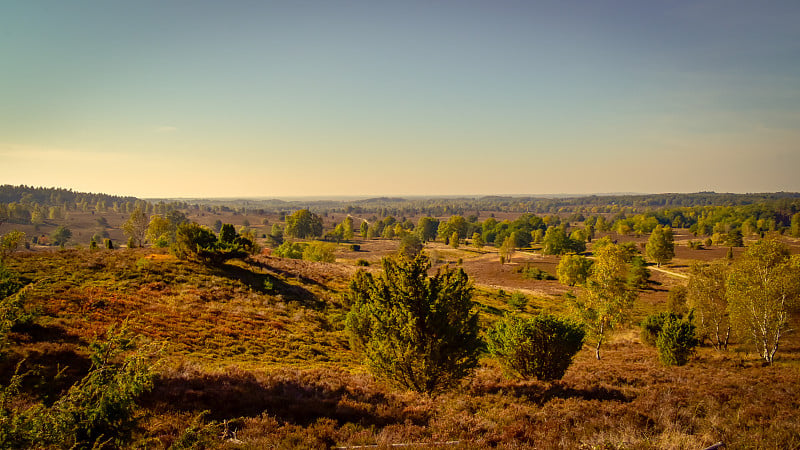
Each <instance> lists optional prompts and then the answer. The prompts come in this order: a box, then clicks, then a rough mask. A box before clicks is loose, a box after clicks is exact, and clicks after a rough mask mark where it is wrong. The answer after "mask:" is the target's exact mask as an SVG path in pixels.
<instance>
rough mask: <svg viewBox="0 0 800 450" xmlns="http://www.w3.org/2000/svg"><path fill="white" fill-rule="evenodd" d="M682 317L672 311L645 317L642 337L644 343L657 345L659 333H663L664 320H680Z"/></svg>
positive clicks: (652, 345) (642, 325)
mask: <svg viewBox="0 0 800 450" xmlns="http://www.w3.org/2000/svg"><path fill="white" fill-rule="evenodd" d="M680 318H681V316H679V315H677V314H674V313H671V312H662V313H656V314H651V315H649V316H647V317H645V319H644V321H643V322H642V324H641V328H642V330H641V334H640V337H641V339H642V343H643V344H645V345H649V346H651V347H655V346H656V340H657V339H658V335H659V333H661V329H662V328H663V327H664V322H666V321H667V320H680Z"/></svg>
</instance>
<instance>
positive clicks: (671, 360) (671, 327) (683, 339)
mask: <svg viewBox="0 0 800 450" xmlns="http://www.w3.org/2000/svg"><path fill="white" fill-rule="evenodd" d="M694 329H695V327H694V324H692V317H691V316H689V318H688V319H687V320H680V319H679V318H676V317H674V316H673V317H669V318H667V320H665V321H664V324H663V326H662V327H661V332H660V333H659V334H658V337H657V338H656V347H657V348H658V359H659V360H661V363H662V364H664V365H665V366H682V365H684V364H686V363H687V362H688V361H689V357H691V356H692V354H694V348H695V347H696V346H697V344H698V340H697V338H696V337H695V333H694Z"/></svg>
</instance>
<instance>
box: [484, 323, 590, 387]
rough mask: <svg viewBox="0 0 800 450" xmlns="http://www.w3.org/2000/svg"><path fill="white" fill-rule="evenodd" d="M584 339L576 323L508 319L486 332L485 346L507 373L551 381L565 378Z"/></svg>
mask: <svg viewBox="0 0 800 450" xmlns="http://www.w3.org/2000/svg"><path fill="white" fill-rule="evenodd" d="M584 336H585V332H584V330H583V327H581V326H580V325H579V324H577V323H574V322H571V321H569V320H565V319H561V318H558V317H556V316H551V315H546V314H542V315H537V316H533V317H532V318H530V319H520V318H516V317H511V318H506V319H504V320H502V321H500V322H498V323H497V324H496V325H495V326H494V327H493V328H491V329H490V330H489V333H488V335H487V346H488V349H489V352H490V353H491V354H492V356H494V357H496V358H498V359H499V360H500V363H501V364H502V365H503V367H504V369H505V371H506V373H507V374H509V375H512V376H515V377H519V378H536V379H538V380H542V381H551V380H559V379H561V378H562V377H563V376H564V373H565V372H566V371H567V368H568V367H569V366H570V364H571V363H572V358H573V357H574V356H575V354H576V353H578V351H579V350H580V349H581V347H582V346H583V339H584Z"/></svg>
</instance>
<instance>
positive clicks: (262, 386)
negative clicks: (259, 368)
mask: <svg viewBox="0 0 800 450" xmlns="http://www.w3.org/2000/svg"><path fill="white" fill-rule="evenodd" d="M143 400H144V404H145V406H147V407H150V408H154V409H156V410H159V409H161V410H169V411H176V410H177V411H190V412H197V411H206V410H207V411H209V418H211V419H215V420H230V419H235V418H238V417H258V416H260V415H262V414H269V415H271V416H273V417H275V418H277V419H279V420H284V421H287V422H289V423H293V424H297V425H302V426H307V425H310V424H313V423H315V422H317V421H318V420H319V419H321V418H328V419H332V420H335V421H337V422H338V423H339V424H344V423H347V422H352V423H360V424H363V425H366V426H371V425H376V426H383V425H387V424H389V423H396V422H398V421H401V422H402V421H405V420H410V421H412V422H424V421H426V420H427V417H423V418H419V417H407V414H403V411H402V408H401V409H398V410H393V408H391V407H389V406H388V403H389V400H388V399H387V398H386V396H385V395H384V394H382V393H380V392H377V391H371V392H364V391H359V390H358V389H350V388H348V387H347V386H346V384H345V383H336V382H333V383H331V382H330V381H326V380H318V381H317V382H314V381H310V380H304V379H302V377H301V378H294V379H292V378H281V377H279V378H278V379H275V378H269V379H267V380H259V379H256V378H255V377H254V376H252V375H251V374H248V373H240V374H236V375H231V374H195V375H193V376H191V377H163V378H160V379H157V380H156V383H155V389H154V390H153V391H152V392H151V393H150V394H148V395H147V396H146V397H145V398H144V399H143ZM403 406H404V405H403ZM398 416H403V417H398Z"/></svg>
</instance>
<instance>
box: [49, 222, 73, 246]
mask: <svg viewBox="0 0 800 450" xmlns="http://www.w3.org/2000/svg"><path fill="white" fill-rule="evenodd" d="M71 238H72V230H70V229H69V228H67V227H65V226H63V225H60V226H59V227H58V228H56V229H55V230H54V231H53V232H52V233H50V242H52V243H53V245H58V246H59V247H63V246H64V245H66V244H67V242H69V240H70V239H71Z"/></svg>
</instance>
